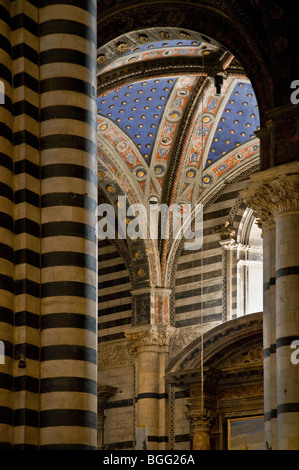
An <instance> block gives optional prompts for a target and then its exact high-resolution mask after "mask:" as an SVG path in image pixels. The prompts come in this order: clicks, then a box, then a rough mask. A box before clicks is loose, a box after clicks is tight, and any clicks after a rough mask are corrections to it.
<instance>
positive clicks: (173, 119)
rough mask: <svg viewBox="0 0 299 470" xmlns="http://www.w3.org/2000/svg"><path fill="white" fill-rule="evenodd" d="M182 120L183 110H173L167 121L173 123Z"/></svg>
mask: <svg viewBox="0 0 299 470" xmlns="http://www.w3.org/2000/svg"><path fill="white" fill-rule="evenodd" d="M180 118H181V110H180V109H173V110H172V111H170V112H169V113H168V115H167V120H168V121H171V122H176V121H179V119H180Z"/></svg>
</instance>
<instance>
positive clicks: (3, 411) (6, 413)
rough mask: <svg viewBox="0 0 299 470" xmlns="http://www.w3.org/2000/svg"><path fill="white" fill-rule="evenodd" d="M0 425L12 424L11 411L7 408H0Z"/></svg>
mask: <svg viewBox="0 0 299 470" xmlns="http://www.w3.org/2000/svg"><path fill="white" fill-rule="evenodd" d="M0 423H1V424H8V425H11V424H12V409H11V408H8V406H0Z"/></svg>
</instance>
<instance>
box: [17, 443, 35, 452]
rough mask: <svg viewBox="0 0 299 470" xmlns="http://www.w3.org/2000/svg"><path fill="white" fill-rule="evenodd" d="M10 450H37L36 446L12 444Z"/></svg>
mask: <svg viewBox="0 0 299 470" xmlns="http://www.w3.org/2000/svg"><path fill="white" fill-rule="evenodd" d="M12 450H17V451H20V450H38V446H37V445H34V444H13V446H12Z"/></svg>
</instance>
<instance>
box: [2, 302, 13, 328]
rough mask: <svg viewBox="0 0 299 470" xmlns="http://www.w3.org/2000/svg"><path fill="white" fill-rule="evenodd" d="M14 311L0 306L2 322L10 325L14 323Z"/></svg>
mask: <svg viewBox="0 0 299 470" xmlns="http://www.w3.org/2000/svg"><path fill="white" fill-rule="evenodd" d="M13 320H14V313H13V311H12V310H10V309H9V308H7V307H2V306H1V307H0V322H3V323H8V324H9V325H12V324H13Z"/></svg>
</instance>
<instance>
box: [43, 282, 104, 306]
mask: <svg viewBox="0 0 299 470" xmlns="http://www.w3.org/2000/svg"><path fill="white" fill-rule="evenodd" d="M65 295H66V296H71V297H83V298H85V299H90V300H93V301H94V302H96V288H95V287H94V286H92V285H91V284H87V283H84V282H75V281H53V282H46V283H44V284H42V286H41V297H42V298H43V299H44V298H46V297H59V296H65Z"/></svg>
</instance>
